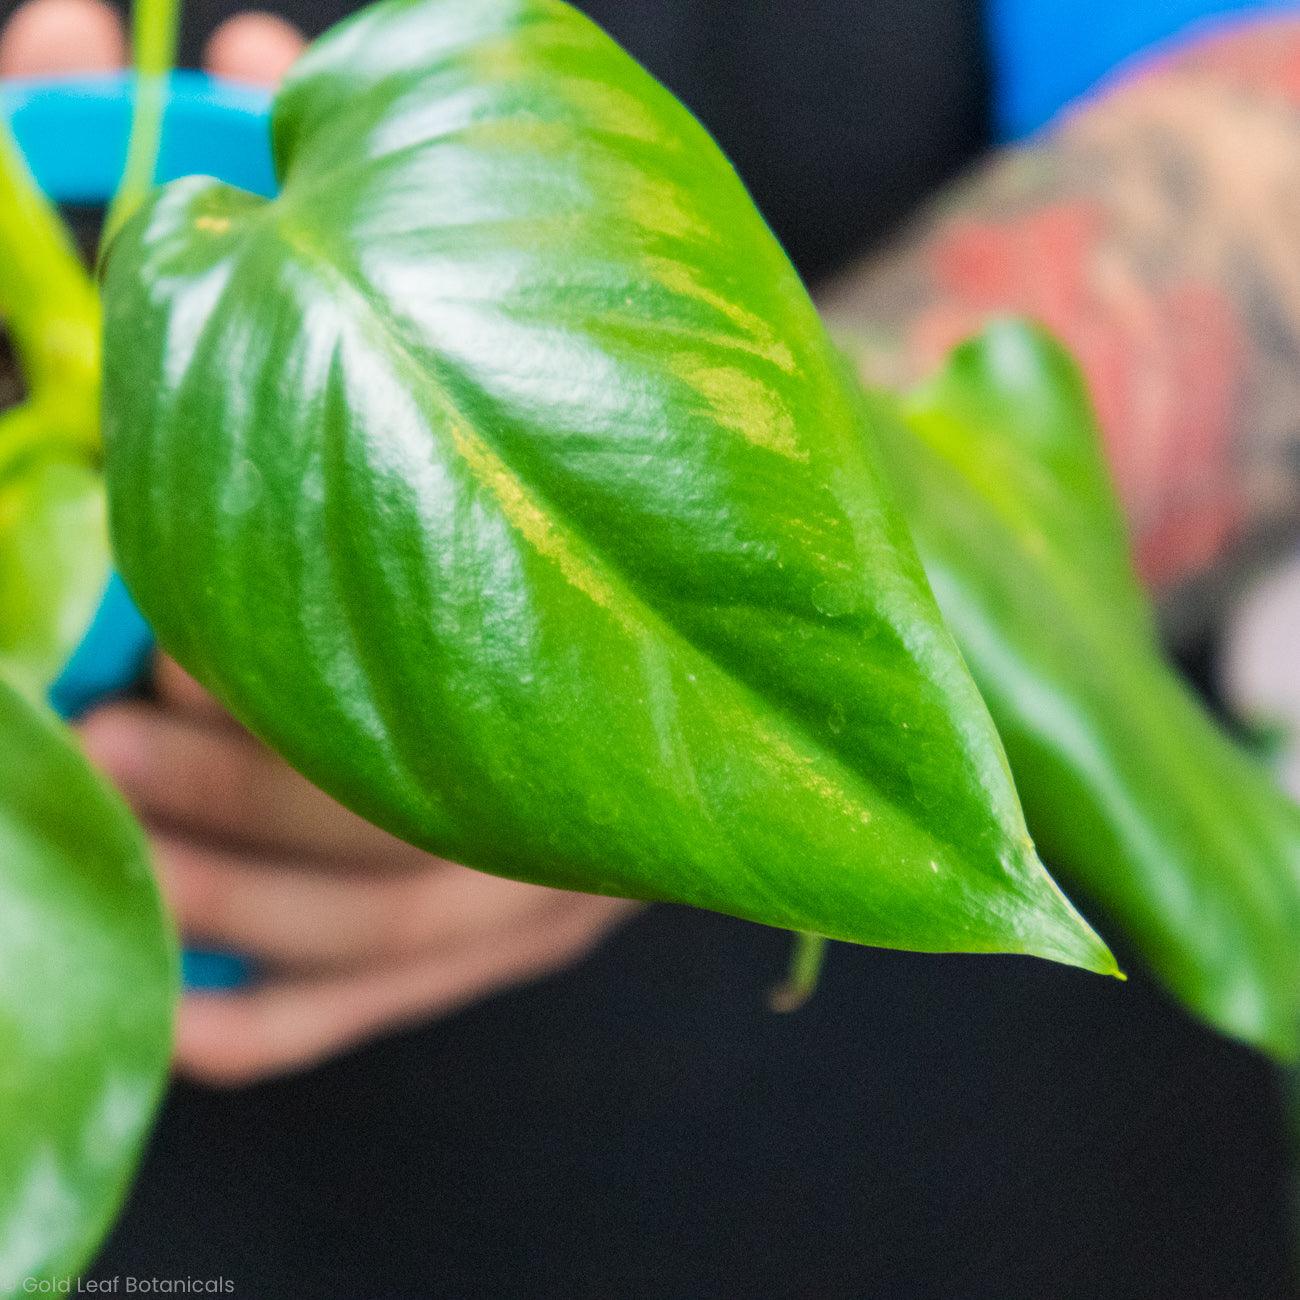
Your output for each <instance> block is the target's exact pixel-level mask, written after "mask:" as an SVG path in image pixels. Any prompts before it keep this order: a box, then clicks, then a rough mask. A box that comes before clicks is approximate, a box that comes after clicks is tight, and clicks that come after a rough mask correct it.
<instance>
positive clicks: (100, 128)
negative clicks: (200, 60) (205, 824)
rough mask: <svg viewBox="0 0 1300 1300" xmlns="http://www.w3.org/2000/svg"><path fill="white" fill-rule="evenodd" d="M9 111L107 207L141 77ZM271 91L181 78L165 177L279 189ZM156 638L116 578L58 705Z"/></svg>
mask: <svg viewBox="0 0 1300 1300" xmlns="http://www.w3.org/2000/svg"><path fill="white" fill-rule="evenodd" d="M2 102H3V106H4V108H5V109H6V110H7V111H8V113H9V115H10V119H11V121H12V123H13V129H14V134H15V135H16V136H17V138H18V143H19V144H20V145H21V146H22V149H23V152H24V153H25V154H26V155H27V160H28V163H29V164H30V166H31V169H32V173H33V175H35V177H36V180H37V182H38V183H39V184H40V186H41V187H42V189H44V190H45V192H46V193H47V194H48V195H49V196H50V197H51V198H53V199H55V200H57V201H58V202H60V203H85V204H92V203H93V204H101V203H106V202H107V201H108V199H109V198H110V197H111V195H112V193H113V190H114V188H115V187H116V185H117V178H118V175H119V174H120V172H121V170H122V163H123V160H124V159H125V157H126V142H127V136H128V133H129V128H130V119H131V78H130V77H129V76H126V75H116V76H108V77H94V78H85V79H83V78H77V79H59V80H52V81H10V82H6V83H4V90H3V101H2ZM269 105H270V97H269V95H268V94H267V93H266V92H265V91H259V90H253V89H249V88H246V87H242V86H233V85H229V84H226V83H224V82H219V81H214V80H212V79H211V78H209V77H205V76H203V75H201V74H199V73H194V72H178V73H176V74H174V75H173V77H172V82H171V98H170V100H169V102H168V105H167V112H166V116H165V117H164V120H163V134H162V147H161V152H160V155H159V165H158V175H159V179H160V180H172V179H174V178H175V177H177V176H188V175H192V174H194V173H199V174H206V175H211V176H217V177H219V178H220V179H221V180H224V181H227V182H229V183H230V184H232V185H239V186H242V187H243V188H244V189H248V190H253V191H254V192H256V193H258V194H265V195H270V194H273V193H274V192H275V172H274V169H273V168H272V165H271V150H270V135H269V130H268V108H269ZM152 648H153V638H152V636H151V635H150V632H149V627H148V625H147V624H146V623H145V621H144V619H143V617H142V616H141V615H140V612H139V611H138V610H137V609H136V608H135V605H134V604H133V603H132V601H131V597H130V596H129V595H128V594H127V591H126V588H125V587H124V586H123V585H122V581H121V579H120V578H118V577H117V576H116V575H114V577H113V578H112V579H111V580H110V582H109V585H108V589H107V591H106V592H105V594H104V599H103V602H102V603H101V605H100V608H99V612H98V613H97V614H96V616H95V619H94V622H93V623H92V624H91V627H90V629H89V631H88V632H87V633H86V636H85V639H84V640H83V641H82V643H81V645H80V646H79V647H78V649H77V651H76V652H75V653H74V654H73V656H72V658H71V659H70V660H69V662H68V665H67V668H66V669H65V670H64V672H63V675H62V676H61V677H60V678H59V680H58V681H57V682H56V683H55V684H54V686H53V687H52V688H51V690H50V703H51V704H52V705H53V706H54V707H55V708H56V709H57V710H58V711H59V712H60V713H61V714H63V716H64V717H75V716H76V715H77V714H78V713H81V712H83V711H84V710H85V709H86V708H88V707H89V706H90V705H91V704H93V703H94V702H95V701H96V700H98V699H102V698H103V697H104V696H106V695H112V694H115V693H118V692H120V691H124V690H127V689H129V688H130V687H131V686H133V685H134V684H135V683H136V682H137V681H139V679H140V676H141V674H142V673H143V671H144V669H145V667H146V665H147V663H148V660H149V655H150V651H151V650H152ZM182 973H183V976H184V979H185V982H186V984H187V985H188V986H189V987H191V988H198V989H208V990H216V989H230V988H237V987H239V986H240V985H242V984H245V983H247V981H248V980H249V978H250V977H251V974H252V968H251V967H250V965H249V963H248V962H246V961H245V960H244V959H243V958H240V957H237V956H234V955H232V954H229V953H218V952H187V953H186V954H185V956H184V961H183V964H182Z"/></svg>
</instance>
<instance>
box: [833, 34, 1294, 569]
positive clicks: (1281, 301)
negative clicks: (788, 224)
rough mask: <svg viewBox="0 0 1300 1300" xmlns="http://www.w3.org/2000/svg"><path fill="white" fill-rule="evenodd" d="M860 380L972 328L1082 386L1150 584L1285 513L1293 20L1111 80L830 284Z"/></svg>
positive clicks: (931, 357)
mask: <svg viewBox="0 0 1300 1300" xmlns="http://www.w3.org/2000/svg"><path fill="white" fill-rule="evenodd" d="M822 303H823V306H824V308H825V310H826V312H827V314H828V318H829V319H830V321H831V323H832V325H833V326H838V327H841V328H844V329H846V330H847V331H848V333H850V334H851V335H852V336H854V337H856V338H860V339H862V340H863V346H862V358H863V366H864V369H865V371H866V373H867V375H868V377H870V378H873V379H879V380H883V381H885V382H889V383H893V384H897V383H907V382H910V381H912V380H914V379H915V378H917V377H918V376H919V375H920V374H923V373H925V372H926V371H927V370H929V369H930V368H932V367H933V366H934V365H935V364H936V363H937V361H938V359H939V357H940V356H941V355H942V354H943V353H944V352H945V351H946V350H947V348H948V347H950V346H951V345H952V344H953V343H954V342H956V341H957V340H958V339H960V338H961V337H963V336H964V335H966V334H968V333H970V332H972V331H973V330H975V329H977V328H978V327H979V326H980V325H981V323H982V322H983V321H984V320H986V319H987V318H988V317H989V316H990V315H994V314H998V313H1005V312H1019V313H1025V314H1028V315H1031V316H1034V317H1036V318H1038V319H1039V320H1041V321H1042V322H1043V323H1044V324H1046V325H1047V326H1048V327H1049V328H1051V329H1052V330H1054V331H1055V332H1056V333H1057V334H1058V335H1060V336H1061V337H1062V338H1063V339H1065V340H1066V342H1067V343H1068V344H1069V345H1070V346H1071V347H1072V348H1073V350H1074V352H1075V354H1076V355H1077V356H1078V357H1079V359H1080V361H1081V363H1082V365H1083V367H1084V370H1085V372H1086V373H1087V376H1088V379H1089V383H1090V385H1091V388H1092V391H1093V396H1094V399H1095V401H1096V403H1097V407H1098V411H1099V414H1100V417H1101V422H1102V426H1103V429H1104V432H1105V436H1106V440H1107V445H1108V449H1109V452H1110V456H1111V462H1112V465H1113V467H1114V470H1115V475H1116V479H1117V482H1118V484H1119V488H1120V492H1121V495H1122V496H1123V498H1124V502H1125V506H1126V509H1127V511H1128V514H1129V518H1130V521H1131V525H1132V529H1133V534H1134V539H1135V545H1136V549H1137V555H1138V562H1139V566H1140V568H1141V570H1142V572H1143V574H1144V575H1145V577H1146V578H1147V579H1148V580H1149V581H1150V582H1152V583H1153V584H1156V585H1160V586H1164V587H1166V588H1167V587H1169V586H1170V585H1172V584H1175V583H1177V582H1179V581H1180V580H1182V579H1185V578H1187V577H1188V576H1190V575H1193V574H1197V573H1200V572H1202V571H1204V570H1205V569H1207V567H1209V566H1210V565H1211V564H1213V563H1214V562H1215V561H1216V560H1217V559H1219V558H1220V557H1221V556H1223V555H1224V554H1225V553H1226V552H1227V550H1228V549H1229V548H1230V547H1232V546H1234V545H1235V544H1236V543H1238V542H1239V541H1241V539H1242V538H1243V537H1245V536H1247V535H1249V534H1253V535H1258V534H1259V533H1260V530H1262V529H1273V530H1275V529H1277V528H1279V527H1286V526H1292V527H1293V526H1294V524H1295V521H1296V519H1297V516H1298V511H1300V22H1296V21H1291V20H1287V21H1269V22H1264V23H1259V24H1256V25H1253V26H1251V27H1248V28H1244V29H1241V30H1239V31H1236V32H1234V33H1232V34H1231V35H1228V36H1219V37H1216V38H1214V39H1211V40H1205V41H1202V42H1199V43H1197V44H1195V45H1192V46H1188V47H1185V48H1184V49H1183V50H1181V51H1180V52H1178V53H1177V54H1175V55H1173V56H1167V57H1164V58H1161V59H1159V60H1158V61H1156V60H1153V61H1151V62H1149V63H1148V64H1147V65H1146V66H1145V67H1144V68H1142V69H1140V70H1137V71H1134V70H1129V71H1128V72H1127V73H1126V75H1125V76H1124V78H1123V80H1122V82H1120V83H1117V84H1115V85H1113V86H1112V87H1111V88H1109V89H1108V90H1106V91H1105V92H1104V93H1101V94H1098V95H1096V96H1094V97H1093V98H1091V99H1090V100H1089V101H1087V102H1086V103H1084V104H1083V105H1081V106H1079V107H1078V108H1076V109H1075V110H1073V111H1072V112H1071V113H1070V114H1069V116H1068V117H1067V119H1066V120H1065V121H1064V122H1063V123H1062V124H1061V125H1060V126H1059V127H1058V128H1057V129H1056V130H1055V131H1054V132H1052V133H1051V134H1049V135H1044V136H1041V137H1039V138H1037V139H1035V140H1034V141H1031V142H1030V143H1029V144H1027V145H1026V146H1023V147H1021V148H1018V149H1016V150H1013V151H1011V152H1009V153H1008V154H1006V155H1003V156H1002V157H1000V158H999V159H997V160H996V161H994V162H992V163H991V164H989V165H986V166H985V167H984V168H982V169H981V170H980V171H978V172H977V173H976V174H975V175H974V176H972V177H970V178H968V179H967V180H966V181H964V182H962V183H960V184H959V185H958V186H957V187H956V188H955V189H954V190H953V191H951V192H949V193H948V194H947V195H946V196H945V197H944V198H943V200H942V201H941V202H940V204H939V205H938V206H937V207H936V208H934V209H933V210H931V211H930V212H929V213H928V214H927V215H926V216H925V218H924V220H923V221H922V222H921V223H920V225H919V226H918V227H917V228H915V229H914V230H913V231H912V232H911V233H910V234H909V235H908V236H907V238H906V239H905V240H904V241H903V243H902V244H901V245H900V246H899V247H898V248H897V249H895V250H894V251H893V252H892V253H889V254H886V255H884V256H878V257H877V258H876V259H874V260H873V261H872V262H870V263H868V264H867V265H865V266H863V267H861V268H859V269H858V270H857V271H856V272H854V273H852V274H850V275H849V276H847V277H845V278H844V279H843V280H841V281H840V282H839V283H838V284H836V285H834V286H832V287H831V288H830V289H829V290H828V291H827V292H826V293H825V294H824V295H822Z"/></svg>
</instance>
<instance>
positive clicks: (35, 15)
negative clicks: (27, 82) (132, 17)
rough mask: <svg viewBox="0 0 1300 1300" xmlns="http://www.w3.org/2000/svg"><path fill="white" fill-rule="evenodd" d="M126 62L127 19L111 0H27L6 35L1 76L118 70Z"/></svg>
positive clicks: (1, 42)
mask: <svg viewBox="0 0 1300 1300" xmlns="http://www.w3.org/2000/svg"><path fill="white" fill-rule="evenodd" d="M125 63H126V35H125V33H124V32H123V30H122V20H121V19H120V18H119V17H118V16H117V13H116V12H115V10H114V9H113V8H112V6H110V5H109V4H107V3H105V0H27V3H26V4H23V5H19V7H18V8H17V9H15V10H14V13H13V17H11V18H10V19H9V21H8V22H7V23H6V24H5V27H4V31H3V33H0V77H49V76H57V75H60V74H66V73H76V72H115V71H116V70H117V69H119V68H121V67H122V66H123V65H124V64H125Z"/></svg>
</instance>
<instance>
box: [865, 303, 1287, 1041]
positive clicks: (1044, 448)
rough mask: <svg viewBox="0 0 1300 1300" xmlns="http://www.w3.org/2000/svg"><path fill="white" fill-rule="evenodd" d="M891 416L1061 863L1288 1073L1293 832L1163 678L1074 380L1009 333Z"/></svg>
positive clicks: (1202, 1002)
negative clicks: (1281, 1059) (1280, 1058)
mask: <svg viewBox="0 0 1300 1300" xmlns="http://www.w3.org/2000/svg"><path fill="white" fill-rule="evenodd" d="M877 405H878V406H881V407H884V406H886V405H888V403H887V402H886V401H885V400H884V399H877ZM877 414H878V416H879V417H880V418H879V419H878V421H877V429H878V431H879V432H880V433H881V434H882V435H883V446H884V448H885V450H886V452H887V463H888V467H889V470H890V472H891V475H892V477H893V478H894V479H895V481H896V483H897V485H898V487H899V489H900V490H901V492H902V494H903V500H904V501H905V503H906V507H907V510H908V514H909V518H910V519H911V520H912V523H913V529H914V533H915V536H916V538H917V542H918V545H919V546H920V549H921V554H922V558H923V560H924V561H925V565H926V570H927V572H928V573H929V575H930V580H931V582H932V583H933V585H934V589H935V593H936V594H937V595H938V597H939V603H940V605H941V607H942V609H943V611H944V613H945V614H946V616H947V618H948V621H949V624H950V626H951V627H952V628H953V630H954V632H955V633H956V635H957V639H958V641H959V643H960V644H961V647H962V649H963V651H964V653H965V655H966V660H967V662H968V663H969V664H970V666H971V669H972V671H973V672H974V674H975V676H976V679H977V681H978V682H979V684H980V687H981V689H982V690H983V693H984V698H985V699H986V700H987V701H988V704H989V708H990V709H991V710H992V713H993V717H994V719H995V720H996V722H997V724H998V729H999V731H1000V732H1001V734H1002V738H1003V740H1004V742H1005V744H1006V747H1007V752H1008V754H1009V755H1010V758H1011V766H1012V770H1013V771H1014V773H1015V776H1016V781H1017V784H1018V786H1019V789H1020V793H1021V797H1022V799H1023V800H1024V805H1025V809H1026V811H1027V814H1028V818H1029V825H1030V828H1031V830H1032V831H1033V833H1034V836H1035V837H1036V839H1037V840H1038V842H1039V844H1040V845H1042V847H1043V850H1044V852H1045V854H1046V855H1047V858H1048V861H1050V862H1052V863H1053V864H1054V865H1056V866H1058V867H1059V868H1060V870H1061V871H1062V873H1068V878H1069V879H1070V880H1071V881H1072V882H1075V883H1077V884H1078V886H1079V887H1081V888H1083V889H1084V890H1086V891H1087V892H1088V893H1089V894H1090V895H1091V896H1092V897H1093V898H1095V899H1096V900H1098V901H1099V902H1101V903H1102V904H1103V905H1104V906H1105V908H1107V909H1108V910H1109V911H1110V913H1111V915H1112V916H1113V917H1114V919H1115V920H1116V921H1118V922H1119V923H1120V924H1121V925H1122V926H1123V927H1124V928H1125V929H1126V930H1127V932H1128V934H1129V937H1130V939H1131V940H1132V941H1133V943H1134V944H1135V945H1136V946H1137V947H1138V948H1139V949H1140V950H1141V952H1142V953H1143V954H1144V955H1145V956H1146V958H1147V960H1148V961H1149V962H1150V963H1151V965H1152V966H1153V967H1154V969H1155V970H1156V971H1157V972H1158V973H1159V975H1160V976H1161V977H1162V978H1163V979H1164V980H1165V981H1166V982H1167V984H1168V986H1169V987H1170V989H1172V991H1173V992H1174V993H1175V994H1177V996H1178V997H1180V998H1181V999H1182V1000H1183V1001H1184V1002H1185V1003H1186V1004H1187V1005H1188V1006H1189V1007H1190V1008H1191V1009H1192V1010H1194V1011H1195V1012H1197V1013H1199V1014H1200V1015H1201V1016H1203V1017H1204V1018H1205V1019H1207V1020H1209V1021H1210V1022H1211V1023H1212V1024H1214V1025H1217V1026H1218V1027H1219V1028H1221V1029H1222V1030H1224V1031H1226V1032H1227V1033H1230V1034H1233V1035H1236V1036H1237V1037H1239V1038H1242V1039H1245V1040H1246V1041H1248V1042H1251V1043H1255V1044H1258V1045H1260V1046H1262V1047H1264V1048H1267V1049H1269V1050H1271V1051H1273V1052H1275V1053H1277V1054H1279V1055H1284V1056H1290V1055H1293V1054H1294V1053H1295V1050H1296V1046H1297V1041H1296V1036H1297V1030H1300V810H1297V809H1296V807H1295V806H1294V805H1293V804H1291V803H1290V802H1289V801H1288V800H1287V798H1286V797H1285V795H1283V794H1281V793H1280V792H1279V791H1278V790H1277V789H1276V788H1275V786H1274V784H1273V782H1272V781H1271V780H1270V779H1269V777H1268V775H1267V773H1265V772H1264V771H1263V770H1262V769H1260V768H1257V767H1256V765H1255V764H1254V763H1253V762H1252V761H1250V760H1249V759H1248V758H1247V757H1246V756H1245V755H1244V754H1242V753H1241V752H1240V751H1239V750H1238V749H1237V748H1236V747H1235V746H1234V745H1233V744H1232V743H1231V742H1230V741H1229V739H1228V738H1227V737H1226V736H1225V735H1223V733H1222V732H1221V731H1220V730H1219V728H1218V727H1217V726H1216V725H1215V724H1214V722H1213V721H1212V720H1211V719H1210V718H1209V717H1208V716H1207V715H1206V713H1205V711H1204V709H1203V707H1202V706H1201V705H1200V704H1199V703H1198V702H1197V701H1196V700H1195V698H1194V697H1193V696H1192V695H1191V694H1190V692H1189V691H1188V690H1187V689H1186V688H1185V687H1184V686H1183V685H1182V684H1181V682H1180V681H1179V680H1178V678H1177V677H1176V675H1175V674H1174V672H1173V671H1172V670H1171V669H1170V668H1169V667H1167V666H1166V664H1165V661H1164V659H1163V658H1162V656H1161V653H1160V649H1159V646H1158V644H1157V641H1156V638H1155V634H1154V631H1153V623H1152V618H1151V614H1150V611H1149V609H1148V607H1147V605H1146V602H1145V600H1144V598H1143V597H1142V595H1141V593H1140V591H1139V588H1138V584H1137V581H1136V579H1135V577H1134V574H1133V571H1132V568H1131V565H1130V562H1129V557H1128V548H1127V544H1126V541H1125V538H1124V529H1123V523H1122V520H1121V517H1120V514H1119V510H1118V507H1117V505H1116V503H1115V498H1114V494H1113V492H1112V490H1111V485H1110V481H1109V478H1108V475H1107V472H1106V468H1105V466H1104V463H1103V460H1102V455H1101V444H1100V439H1099V436H1098V432H1097V426H1096V422H1095V420H1094V417H1093V413H1092V410H1091V407H1090V404H1089V401H1088V398H1087V394H1086V390H1085V388H1084V386H1083V382H1082V379H1081V377H1080V375H1079V373H1078V371H1077V369H1076V368H1075V366H1074V364H1073V363H1072V362H1071V360H1070V359H1069V357H1068V356H1067V355H1066V354H1065V353H1064V352H1063V351H1062V349H1060V348H1059V347H1058V346H1057V345H1056V344H1054V343H1053V342H1052V341H1051V340H1050V339H1049V338H1048V337H1047V336H1046V335H1044V334H1043V333H1042V332H1041V331H1039V330H1037V329H1036V328H1034V327H1032V326H1029V325H1026V324H1021V323H1016V322H1004V323H1001V324H998V325H995V326H993V327H992V328H990V329H989V330H988V331H987V332H986V333H985V334H983V335H981V336H980V337H977V338H975V339H973V340H971V341H970V342H968V343H966V344H965V345H963V346H962V347H960V348H959V349H958V350H957V351H956V352H955V353H954V354H953V356H952V358H951V360H950V361H949V363H948V365H947V366H946V368H945V369H944V370H943V371H942V372H941V373H940V374H939V375H938V376H937V377H936V378H935V379H934V380H933V381H932V382H930V383H929V384H927V385H926V386H924V387H923V388H922V389H921V390H920V391H918V392H917V393H915V394H914V395H912V396H911V398H910V399H908V400H907V401H906V403H905V404H904V405H903V407H902V409H901V414H902V415H903V417H904V419H905V423H904V422H903V421H900V420H895V421H894V422H892V423H891V422H890V420H889V419H888V417H887V415H886V414H885V412H884V411H883V410H881V411H878V412H877Z"/></svg>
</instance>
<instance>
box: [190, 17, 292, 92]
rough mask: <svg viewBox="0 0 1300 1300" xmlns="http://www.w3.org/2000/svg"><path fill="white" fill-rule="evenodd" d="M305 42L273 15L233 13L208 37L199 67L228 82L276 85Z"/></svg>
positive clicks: (286, 23)
mask: <svg viewBox="0 0 1300 1300" xmlns="http://www.w3.org/2000/svg"><path fill="white" fill-rule="evenodd" d="M306 43H307V42H306V41H305V40H304V38H303V35H302V33H301V32H300V31H299V30H298V29H297V28H296V27H295V26H294V25H293V24H292V23H288V22H285V20H284V19H283V18H279V17H277V16H276V15H275V14H268V13H261V12H249V13H243V14H236V15H235V16H234V17H233V18H227V19H226V21H225V22H224V23H222V24H221V26H220V27H218V28H217V30H216V31H215V32H213V33H212V35H211V37H209V39H208V43H207V45H206V46H205V47H204V50H203V66H204V67H205V68H206V69H207V70H208V71H209V72H210V73H211V74H212V75H213V76H214V77H224V78H226V79H227V80H228V81H245V82H250V83H251V84H253V85H255V86H278V85H279V84H280V82H281V81H282V80H283V79H284V74H285V73H286V72H288V71H289V68H290V67H291V66H292V64H293V62H294V60H295V59H297V57H298V55H300V54H301V53H302V51H303V46H304V45H306Z"/></svg>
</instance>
